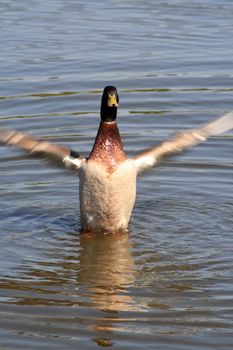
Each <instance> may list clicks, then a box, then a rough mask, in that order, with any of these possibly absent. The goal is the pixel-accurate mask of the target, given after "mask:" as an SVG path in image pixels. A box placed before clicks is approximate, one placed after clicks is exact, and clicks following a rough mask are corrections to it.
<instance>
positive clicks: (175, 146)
mask: <svg viewBox="0 0 233 350" xmlns="http://www.w3.org/2000/svg"><path fill="white" fill-rule="evenodd" d="M232 128H233V111H231V112H229V113H227V114H225V115H223V116H222V117H220V118H218V119H216V120H214V121H212V122H210V123H208V124H204V125H202V126H201V127H199V128H197V129H193V130H189V131H186V132H182V133H180V134H178V135H176V136H175V137H174V138H173V139H171V140H168V141H165V142H162V143H161V144H159V145H158V146H155V147H153V148H151V149H149V150H147V151H144V152H143V153H140V154H138V155H136V156H135V157H134V158H133V160H134V163H135V165H136V168H137V172H138V173H142V172H143V171H144V170H147V169H150V168H152V167H154V166H156V165H157V164H158V162H159V161H160V159H161V158H163V157H165V156H169V155H172V154H176V153H181V152H182V151H184V150H185V149H187V148H189V147H192V146H195V145H198V144H199V143H202V142H204V141H206V140H207V139H208V138H209V137H211V136H215V135H219V134H222V133H223V132H225V131H227V130H230V129H232Z"/></svg>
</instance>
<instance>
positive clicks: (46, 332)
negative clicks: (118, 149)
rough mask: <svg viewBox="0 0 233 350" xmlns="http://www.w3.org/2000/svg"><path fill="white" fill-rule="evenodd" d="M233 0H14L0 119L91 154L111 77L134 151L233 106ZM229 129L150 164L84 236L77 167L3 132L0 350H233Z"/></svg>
mask: <svg viewBox="0 0 233 350" xmlns="http://www.w3.org/2000/svg"><path fill="white" fill-rule="evenodd" d="M232 18H233V3H232V1H230V0H229V1H224V0H223V1H215V0H209V1H208V0H203V1H195V0H190V1H184V0H179V1H178V0H177V1H176V0H173V1H172V0H167V1H161V0H157V1H151V0H146V1H139V0H134V1H127V0H125V1H114V0H111V1H105V0H104V1H102V2H99V1H94V0H90V1H88V2H84V1H79V0H77V1H74V0H73V1H69V0H66V1H64V0H54V1H50V2H46V1H44V0H40V1H38V0H34V1H29V0H22V1H15V0H4V1H1V4H0V39H1V55H0V106H1V108H0V128H3V127H7V128H14V129H17V130H24V131H27V132H30V133H31V134H33V135H35V136H37V137H40V138H45V139H49V140H51V141H53V142H57V143H61V144H66V145H69V146H71V147H72V148H73V149H75V150H77V151H78V152H80V153H82V154H83V155H85V156H86V155H88V154H89V152H90V150H91V147H92V144H93V141H94V138H95V135H96V130H97V127H98V123H99V104H100V98H101V93H102V89H103V87H104V86H105V85H108V84H114V85H116V86H117V88H118V90H119V93H120V107H119V128H120V131H121V134H122V139H123V142H124V147H125V150H126V152H127V154H128V155H129V156H132V155H135V154H137V153H138V152H140V151H142V150H144V149H146V148H148V147H151V146H152V145H154V144H156V143H159V142H161V141H163V140H165V139H167V138H169V137H170V136H171V135H174V133H176V132H179V131H180V130H186V129H189V128H193V127H196V126H198V125H199V124H202V123H204V122H207V121H208V120H210V119H212V118H215V117H217V116H220V115H221V114H223V113H225V112H226V111H229V110H232V109H233V103H232V91H233V88H232V79H233V68H232V67H233V66H232V57H233V38H232V29H233V21H232ZM232 141H233V132H232V131H229V132H227V133H225V134H224V135H221V136H218V137H213V138H212V139H210V140H209V141H208V142H207V143H204V144H203V145H201V146H198V147H197V148H194V149H191V150H189V151H188V152H186V153H184V154H182V155H179V156H175V157H171V158H169V159H165V160H164V161H163V162H161V164H160V166H159V167H158V168H155V169H154V170H152V171H150V172H148V173H146V174H145V175H144V176H142V177H140V178H139V181H138V194H137V201H136V205H135V209H134V212H133V216H132V220H131V224H130V233H129V235H122V236H118V235H117V236H104V237H89V238H85V237H82V236H81V235H80V233H79V229H80V217H79V201H78V180H77V177H76V176H75V175H74V174H72V173H71V172H69V171H67V170H64V169H61V168H59V167H55V166H53V165H51V164H50V163H48V162H47V161H46V160H40V159H37V158H30V157H29V156H28V155H26V154H24V153H23V152H22V151H19V150H16V149H14V148H7V147H5V146H3V145H1V146H0V199H1V200H0V276H1V279H0V302H1V303H0V316H1V317H0V348H1V349H4V350H6V349H7V350H16V349H17V350H18V349H23V350H25V349H33V350H37V349H49V350H50V349H56V350H57V349H66V350H69V349H72V350H73V349H97V348H100V347H107V346H108V347H111V348H113V349H114V350H117V349H142V348H145V347H146V348H147V349H153V350H154V349H159V350H161V349H165V350H168V349H169V350H173V349H177V350H182V349H184V350H194V349H198V350H209V349H211V350H212V349H221V350H225V349H232V344H233V337H232V326H233V312H232V311H233V310H232V305H233V297H232V295H233V284H232V268H233V258H232V256H233V254H232V253H233V249H232V246H233V238H232V231H233V219H232V211H233V203H232V188H233V187H232V185H233V180H232V171H233V162H232V159H233V158H232Z"/></svg>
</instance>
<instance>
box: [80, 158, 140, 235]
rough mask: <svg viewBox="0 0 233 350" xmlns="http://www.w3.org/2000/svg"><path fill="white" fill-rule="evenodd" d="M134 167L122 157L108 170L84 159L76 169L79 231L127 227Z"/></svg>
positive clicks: (134, 178) (132, 191)
mask: <svg viewBox="0 0 233 350" xmlns="http://www.w3.org/2000/svg"><path fill="white" fill-rule="evenodd" d="M136 174H137V173H136V167H135V164H134V162H133V161H132V159H126V160H124V161H123V162H121V164H119V165H118V166H117V167H116V169H115V170H113V171H111V172H109V171H108V170H107V169H106V166H105V165H102V164H100V163H98V162H95V161H93V160H91V159H90V160H88V161H87V162H86V163H84V164H83V166H82V167H81V168H80V171H79V193H80V210H81V222H82V229H83V231H90V232H94V231H95V232H96V231H98V232H116V231H118V230H125V229H127V227H128V224H129V220H130V217H131V213H132V210H133V206H134V202H135V198H136Z"/></svg>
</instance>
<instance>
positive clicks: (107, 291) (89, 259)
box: [79, 232, 138, 311]
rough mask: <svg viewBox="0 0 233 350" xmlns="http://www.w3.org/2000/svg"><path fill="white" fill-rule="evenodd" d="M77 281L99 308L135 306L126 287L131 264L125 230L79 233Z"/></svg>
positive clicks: (131, 276)
mask: <svg viewBox="0 0 233 350" xmlns="http://www.w3.org/2000/svg"><path fill="white" fill-rule="evenodd" d="M80 244H81V247H82V250H81V254H80V271H79V282H80V284H82V285H86V287H87V288H88V291H89V292H90V298H91V300H92V303H93V306H95V307H96V308H98V309H100V310H103V311H129V310H135V309H137V308H138V306H137V305H136V303H134V300H133V298H132V296H130V294H129V293H127V289H128V287H129V286H130V285H132V284H133V283H134V278H135V264H134V259H133V256H132V253H131V249H132V247H131V242H130V240H129V236H128V233H126V232H119V233H115V234H111V235H86V234H84V235H82V237H81V241H80Z"/></svg>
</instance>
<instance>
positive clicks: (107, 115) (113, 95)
mask: <svg viewBox="0 0 233 350" xmlns="http://www.w3.org/2000/svg"><path fill="white" fill-rule="evenodd" d="M118 103H119V96H118V93H117V89H116V88H115V86H106V87H105V88H104V91H103V95H102V100H101V108H100V117H101V120H102V121H103V122H108V123H109V122H115V120H116V117H117V107H118Z"/></svg>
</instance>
